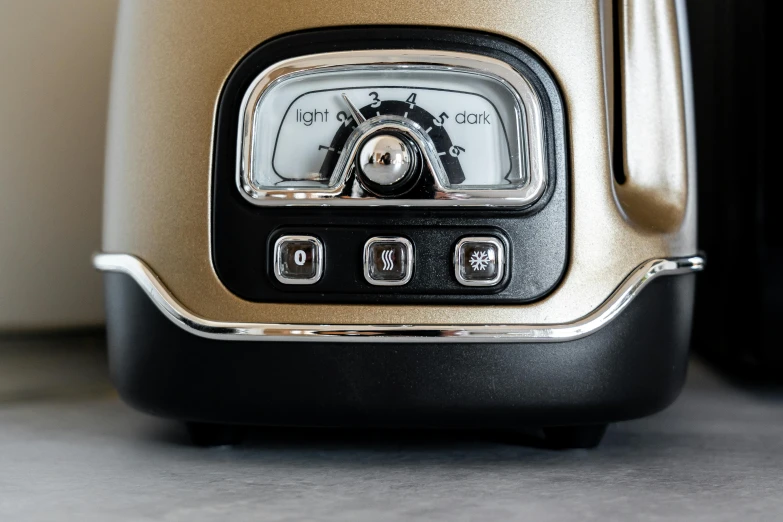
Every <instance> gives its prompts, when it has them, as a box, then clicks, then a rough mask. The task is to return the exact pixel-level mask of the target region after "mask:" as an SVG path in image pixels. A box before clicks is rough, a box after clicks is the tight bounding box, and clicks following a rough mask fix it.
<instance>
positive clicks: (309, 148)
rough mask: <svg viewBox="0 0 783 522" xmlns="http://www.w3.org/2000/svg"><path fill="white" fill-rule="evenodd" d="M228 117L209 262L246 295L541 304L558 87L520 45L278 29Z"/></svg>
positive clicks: (548, 250)
mask: <svg viewBox="0 0 783 522" xmlns="http://www.w3.org/2000/svg"><path fill="white" fill-rule="evenodd" d="M216 125H217V126H216V129H215V149H214V155H213V157H214V171H213V190H212V198H213V199H212V214H211V220H212V223H211V226H212V254H213V264H214V267H215V269H216V271H217V274H218V276H219V277H220V279H221V281H222V282H223V283H224V284H225V285H226V287H227V288H228V289H229V290H230V291H232V292H233V293H235V294H236V295H238V296H239V297H241V298H244V299H249V300H255V301H266V302H299V303H320V302H336V303H411V302H441V303H471V302H473V303H502V302H529V301H533V300H536V299H539V298H541V297H543V296H544V295H546V294H547V293H548V292H550V291H551V290H552V289H553V288H554V287H555V285H556V284H557V283H558V282H559V280H560V278H561V276H562V274H563V273H564V271H565V268H566V261H567V249H568V242H567V238H568V198H567V183H568V179H567V176H566V172H567V165H568V162H567V158H566V150H567V147H566V145H565V143H566V142H565V125H564V112H563V110H562V100H561V97H560V92H559V90H558V88H557V86H556V84H555V81H554V77H553V75H552V74H551V73H550V72H549V71H548V70H547V69H546V67H545V66H544V65H543V62H542V61H540V60H538V59H537V58H536V57H535V56H534V55H533V54H532V53H531V52H530V51H529V50H527V49H525V48H524V47H522V46H520V45H519V44H518V43H514V42H510V41H507V40H505V39H503V38H500V37H493V36H489V35H477V34H474V33H463V32H459V31H454V30H446V29H442V30H441V29H433V28H426V29H419V28H399V27H397V28H394V27H388V28H382V27H378V28H373V29H372V30H368V29H366V28H364V29H362V28H345V29H324V30H319V31H313V32H308V33H306V34H305V33H302V34H298V35H296V34H295V35H288V36H284V37H280V38H278V39H275V40H272V41H270V42H267V43H265V44H263V45H261V46H260V47H258V48H257V49H255V50H254V51H252V52H251V53H250V54H249V55H248V56H247V57H245V58H244V59H243V60H241V61H240V62H239V64H238V65H237V67H236V69H235V70H234V71H233V72H232V73H231V75H230V76H229V79H228V81H227V83H226V85H225V88H224V92H223V93H222V94H221V97H220V101H219V104H218V111H217V117H216Z"/></svg>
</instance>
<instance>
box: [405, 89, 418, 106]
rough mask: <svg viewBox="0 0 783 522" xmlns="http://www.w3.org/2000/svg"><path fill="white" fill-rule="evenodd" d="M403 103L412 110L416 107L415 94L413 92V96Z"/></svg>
mask: <svg viewBox="0 0 783 522" xmlns="http://www.w3.org/2000/svg"><path fill="white" fill-rule="evenodd" d="M405 101H406V102H407V103H408V105H409V106H410V108H411V109H412V108H413V106H414V105H416V93H415V92H414V93H413V94H411V95H410V96H408V99H407V100H405Z"/></svg>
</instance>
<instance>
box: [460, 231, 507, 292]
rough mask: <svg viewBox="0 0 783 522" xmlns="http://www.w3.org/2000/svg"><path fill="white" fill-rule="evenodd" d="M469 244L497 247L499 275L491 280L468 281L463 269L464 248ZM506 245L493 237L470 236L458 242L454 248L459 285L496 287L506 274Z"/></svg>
mask: <svg viewBox="0 0 783 522" xmlns="http://www.w3.org/2000/svg"><path fill="white" fill-rule="evenodd" d="M469 243H479V244H482V243H483V244H489V245H492V246H494V247H495V250H496V252H497V261H496V265H497V274H495V276H494V277H493V278H491V279H483V280H482V279H466V278H465V276H464V274H463V271H462V267H463V262H464V260H465V257H464V256H465V250H464V248H463V247H464V246H465V245H466V244H469ZM506 262H507V259H506V245H505V243H503V241H501V240H500V239H498V238H496V237H492V236H470V237H463V238H461V239H460V240H459V241H458V242H457V246H456V247H455V248H454V275H455V277H456V278H457V281H458V282H459V284H461V285H463V286H496V285H498V284H499V283H500V282H501V281H502V280H503V277H504V276H505V274H506Z"/></svg>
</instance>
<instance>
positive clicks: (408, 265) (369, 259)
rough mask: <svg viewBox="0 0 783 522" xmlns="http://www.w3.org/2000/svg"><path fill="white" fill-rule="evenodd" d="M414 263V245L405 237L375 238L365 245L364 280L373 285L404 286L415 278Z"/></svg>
mask: <svg viewBox="0 0 783 522" xmlns="http://www.w3.org/2000/svg"><path fill="white" fill-rule="evenodd" d="M413 261H414V259H413V244H412V243H411V242H410V241H409V240H408V239H406V238H404V237H374V238H371V239H370V240H369V241H367V243H365V244H364V278H365V279H366V280H367V282H368V283H370V284H371V285H380V286H401V285H404V284H405V283H407V282H408V281H410V280H411V277H412V276H413Z"/></svg>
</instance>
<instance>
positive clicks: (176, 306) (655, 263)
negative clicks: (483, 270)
mask: <svg viewBox="0 0 783 522" xmlns="http://www.w3.org/2000/svg"><path fill="white" fill-rule="evenodd" d="M93 265H94V266H95V268H96V269H98V270H100V271H104V272H119V273H123V274H127V275H129V276H131V277H132V278H133V279H134V280H135V281H136V283H138V284H139V285H140V286H141V288H142V289H143V290H144V292H145V293H146V294H147V295H148V296H150V298H151V299H152V302H153V303H154V304H155V306H157V307H158V309H159V310H160V311H161V312H163V314H164V315H165V316H166V317H168V318H169V319H170V320H171V321H172V322H174V323H175V324H176V325H177V326H179V327H181V328H182V329H184V330H186V331H187V332H189V333H192V334H194V335H198V336H199V337H205V338H208V339H222V340H234V341H240V340H245V341H310V342H314V341H317V342H373V343H381V342H391V343H425V342H426V343H455V342H456V343H459V342H471V343H531V342H537V343H540V342H558V341H570V340H574V339H579V338H582V337H585V336H587V335H590V334H592V333H593V332H595V331H597V330H598V329H600V328H602V327H603V326H606V325H607V324H608V323H609V322H610V321H612V320H613V319H614V318H615V317H617V316H618V315H619V314H620V313H621V312H622V311H623V310H624V309H625V308H626V307H627V306H628V305H629V304H630V302H631V301H632V300H633V299H634V298H635V297H636V296H637V295H638V294H639V292H641V291H642V289H643V288H644V287H645V286H647V284H648V283H650V281H652V280H654V279H656V278H658V277H660V276H665V275H676V274H688V273H692V272H698V271H701V270H703V268H704V258H703V257H701V256H692V257H684V258H674V259H651V260H649V261H647V262H645V263H642V264H641V265H639V266H638V267H637V268H636V269H635V270H634V271H633V272H631V273H630V275H628V277H626V278H625V280H624V281H623V282H622V284H621V285H620V286H619V287H618V288H617V289H616V290H615V291H614V292H613V293H612V295H610V296H609V298H608V299H607V300H606V301H604V302H603V303H602V304H601V305H600V306H599V307H598V308H596V309H595V310H594V311H593V312H591V313H590V314H587V315H586V316H584V317H582V318H581V319H578V320H576V321H573V322H571V323H566V324H551V325H548V324H542V325H405V324H395V325H366V324H362V325H348V324H344V325H319V324H267V323H230V322H222V321H211V320H209V319H205V318H203V317H199V316H197V315H195V314H193V313H192V312H190V311H189V310H188V309H187V308H185V307H184V306H183V305H182V304H181V303H180V302H179V301H177V300H176V299H175V298H174V296H172V295H171V294H170V293H169V291H168V290H167V289H166V287H165V286H164V285H163V283H162V282H161V281H160V279H158V277H157V276H156V275H155V273H154V272H153V271H152V269H150V267H149V266H147V265H146V264H145V263H144V262H143V261H141V260H140V259H139V258H137V257H135V256H132V255H130V254H96V255H95V256H93Z"/></svg>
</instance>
